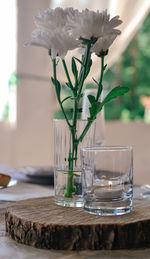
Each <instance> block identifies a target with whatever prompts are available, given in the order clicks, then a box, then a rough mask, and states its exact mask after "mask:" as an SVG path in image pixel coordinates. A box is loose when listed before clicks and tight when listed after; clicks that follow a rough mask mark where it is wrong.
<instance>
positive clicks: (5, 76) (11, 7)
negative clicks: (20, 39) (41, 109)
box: [0, 0, 17, 121]
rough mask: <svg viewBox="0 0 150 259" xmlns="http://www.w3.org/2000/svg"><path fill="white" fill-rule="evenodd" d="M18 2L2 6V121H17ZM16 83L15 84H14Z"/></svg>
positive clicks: (8, 1)
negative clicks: (14, 78) (13, 78)
mask: <svg viewBox="0 0 150 259" xmlns="http://www.w3.org/2000/svg"><path fill="white" fill-rule="evenodd" d="M16 2H17V1H16V0H13V1H10V0H5V1H3V3H2V6H1V15H0V24H1V26H2V27H3V30H2V31H1V36H0V37H1V40H0V41H1V48H0V68H1V73H0V120H3V119H5V118H7V119H10V121H15V120H16V88H15V87H16V81H14V80H12V77H14V76H15V75H14V73H15V72H16V56H17V3H16ZM14 83H15V84H14Z"/></svg>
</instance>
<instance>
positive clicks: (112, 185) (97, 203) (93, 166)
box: [81, 146, 133, 215]
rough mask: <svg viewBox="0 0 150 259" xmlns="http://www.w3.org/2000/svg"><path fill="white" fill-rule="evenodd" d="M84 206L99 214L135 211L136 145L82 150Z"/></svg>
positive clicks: (87, 209)
mask: <svg viewBox="0 0 150 259" xmlns="http://www.w3.org/2000/svg"><path fill="white" fill-rule="evenodd" d="M81 164H82V191H83V197H84V209H85V210H86V211H87V212H89V213H91V214H96V215H123V214H126V213H129V212H130V211H131V210H132V197H133V151H132V147H118V146H117V147H104V146H103V147H102V146H101V147H92V148H82V149H81Z"/></svg>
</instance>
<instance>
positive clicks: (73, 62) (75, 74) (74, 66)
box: [72, 58, 78, 81]
mask: <svg viewBox="0 0 150 259" xmlns="http://www.w3.org/2000/svg"><path fill="white" fill-rule="evenodd" d="M72 72H73V74H74V77H75V80H76V81H77V80H78V70H77V66H76V62H75V61H74V58H72Z"/></svg>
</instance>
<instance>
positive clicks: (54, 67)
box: [52, 59, 72, 128]
mask: <svg viewBox="0 0 150 259" xmlns="http://www.w3.org/2000/svg"><path fill="white" fill-rule="evenodd" d="M52 63H53V74H54V79H55V80H57V76H56V59H52ZM57 99H58V102H59V105H60V107H61V110H62V112H63V114H64V117H65V119H66V122H67V124H68V126H69V128H71V127H72V125H71V124H70V122H69V120H68V118H67V115H66V113H65V110H64V107H63V105H62V102H61V100H60V99H59V98H57Z"/></svg>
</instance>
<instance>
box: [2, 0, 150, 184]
mask: <svg viewBox="0 0 150 259" xmlns="http://www.w3.org/2000/svg"><path fill="white" fill-rule="evenodd" d="M56 6H61V7H74V8H77V9H79V10H82V9H85V8H89V9H91V10H95V11H96V10H100V11H102V10H104V9H106V8H107V9H108V12H109V13H110V15H111V17H113V16H115V15H119V16H120V17H121V19H122V20H123V24H122V25H121V26H120V29H121V30H122V34H121V36H119V37H118V39H117V40H116V42H115V43H114V44H113V46H112V47H111V49H110V51H109V55H108V57H107V59H106V63H107V64H108V69H107V71H106V73H105V76H104V88H105V89H104V95H105V94H106V93H107V91H109V90H110V89H112V88H113V87H114V86H118V85H121V86H128V87H129V88H130V91H129V93H128V94H126V95H125V96H123V97H120V98H118V99H116V100H114V101H112V102H110V103H109V104H107V105H106V106H105V119H106V127H105V131H106V132H105V138H106V141H105V144H107V145H132V146H133V148H134V161H135V162H134V167H135V172H136V174H137V175H140V174H141V173H144V178H143V179H142V180H143V182H145V181H147V179H148V176H149V174H150V1H149V0H124V1H119V0H92V1H90V0H80V1H79V0H76V1H73V0H68V1H67V0H26V1H23V0H18V1H17V0H11V1H10V0H5V1H3V3H2V14H1V16H0V19H1V24H2V25H3V24H5V26H3V29H2V33H1V36H0V37H1V48H0V56H1V59H0V68H1V77H0V79H1V82H0V165H7V166H11V167H22V166H53V117H54V116H56V114H57V116H58V112H57V113H56V110H57V109H58V107H57V104H56V96H55V91H54V88H53V86H52V84H51V80H50V77H51V74H52V68H51V64H50V58H49V56H48V53H47V51H46V50H45V49H42V48H36V47H24V43H25V42H27V41H30V40H31V32H32V31H33V30H34V29H35V25H34V21H33V17H34V15H37V14H38V12H39V11H43V10H45V9H47V8H48V7H52V8H55V7H56ZM77 55H78V54H77ZM69 60H70V54H68V55H67V61H68V64H69ZM93 63H94V66H93V69H92V71H91V74H90V75H92V76H94V77H95V78H97V77H98V75H99V70H100V69H99V65H98V59H97V58H96V56H93ZM59 77H60V79H61V81H62V82H63V81H64V82H65V78H64V76H63V73H62V72H61V68H60V70H59ZM90 77H91V76H90ZM85 87H87V88H92V87H93V85H92V83H91V81H90V80H89V81H87V83H86V86H85Z"/></svg>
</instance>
